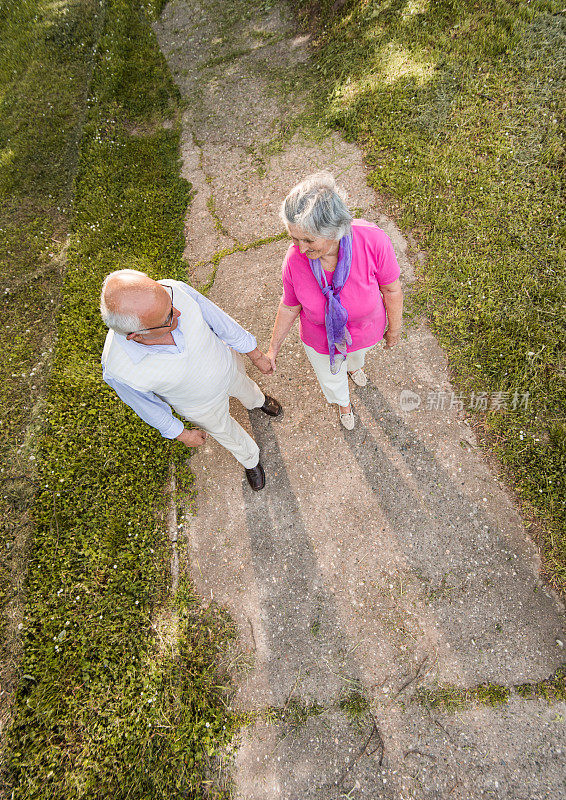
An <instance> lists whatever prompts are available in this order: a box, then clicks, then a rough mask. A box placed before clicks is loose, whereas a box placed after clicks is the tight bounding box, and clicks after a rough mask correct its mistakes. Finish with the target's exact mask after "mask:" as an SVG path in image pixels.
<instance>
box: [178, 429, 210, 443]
mask: <svg viewBox="0 0 566 800" xmlns="http://www.w3.org/2000/svg"><path fill="white" fill-rule="evenodd" d="M207 436H208V434H207V432H206V431H201V430H192V431H189V430H187V429H186V428H183V430H182V431H181V433H180V434H179V435H178V436H176V437H175V438H176V439H177V441H178V442H183V444H185V445H186V446H187V447H199V446H200V445H201V444H204V443H205V441H206V437H207Z"/></svg>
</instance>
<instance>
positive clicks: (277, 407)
mask: <svg viewBox="0 0 566 800" xmlns="http://www.w3.org/2000/svg"><path fill="white" fill-rule="evenodd" d="M260 409H261V411H263V413H264V414H269V416H270V417H278V416H279V414H280V413H281V412H282V411H283V409H282V408H281V403H280V402H279V401H278V400H276V399H275V398H274V397H270V396H269V395H268V394H266V395H265V402H264V404H263V405H262V406H260Z"/></svg>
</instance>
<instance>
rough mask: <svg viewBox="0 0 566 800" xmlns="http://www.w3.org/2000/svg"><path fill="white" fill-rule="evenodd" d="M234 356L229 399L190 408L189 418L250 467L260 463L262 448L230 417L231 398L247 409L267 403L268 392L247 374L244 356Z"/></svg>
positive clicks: (245, 465)
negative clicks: (204, 407) (204, 408)
mask: <svg viewBox="0 0 566 800" xmlns="http://www.w3.org/2000/svg"><path fill="white" fill-rule="evenodd" d="M233 355H234V358H235V360H236V365H237V370H236V375H235V377H234V379H233V380H232V383H231V384H230V385H229V387H228V394H227V395H226V398H225V399H224V400H222V401H221V402H220V403H218V405H216V406H214V407H213V408H210V409H208V410H207V411H203V412H202V414H201V413H200V412H194V411H191V414H190V417H189V416H187V419H190V421H191V422H194V423H195V425H198V427H199V428H202V429H203V431H206V432H207V433H209V434H210V435H211V436H212V438H213V439H216V441H217V442H218V444H221V445H222V447H225V448H226V450H229V451H230V453H232V455H233V456H234V458H236V459H237V461H239V462H240V464H242V466H244V467H245V468H246V469H250V467H255V466H257V464H258V462H259V447H258V446H257V444H256V443H255V442H254V440H253V439H252V437H251V436H250V435H249V433H247V432H246V431H245V430H244V429H243V428H242V426H241V425H240V424H238V423H237V422H236V420H235V419H234V418H233V417H231V416H230V397H235V398H236V399H237V400H239V401H240V403H241V404H242V405H243V406H244V407H245V408H247V409H252V408H259V407H260V406H262V405H263V404H264V403H265V395H264V393H263V392H262V391H261V389H260V388H259V386H258V385H257V383H255V381H252V379H251V378H248V376H247V375H246V368H245V366H244V360H243V358H242V356H241V355H240V354H239V353H234V354H233Z"/></svg>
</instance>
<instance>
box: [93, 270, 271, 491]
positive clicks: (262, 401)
mask: <svg viewBox="0 0 566 800" xmlns="http://www.w3.org/2000/svg"><path fill="white" fill-rule="evenodd" d="M100 311H101V314H102V319H103V320H104V323H105V324H106V325H107V327H108V328H110V330H109V331H108V335H107V337H106V343H105V345H104V352H103V354H102V369H103V378H104V380H105V381H106V383H107V384H108V385H109V386H111V387H112V389H114V391H115V392H116V393H117V394H118V396H119V397H120V398H121V399H122V400H123V401H124V403H126V404H127V405H129V406H130V408H132V409H133V410H134V411H135V412H136V414H137V415H138V416H139V417H141V418H142V419H143V420H144V421H145V422H147V423H149V424H150V425H152V426H153V427H154V428H157V429H158V430H159V432H160V433H161V435H162V436H164V437H165V438H166V439H177V440H178V441H180V442H183V444H185V445H187V447H198V446H199V445H201V444H203V442H204V441H205V439H206V436H207V433H209V434H210V435H211V436H212V437H213V438H214V439H216V441H217V442H219V443H220V444H221V445H223V446H224V447H225V448H226V449H227V450H229V451H230V452H231V453H232V455H234V456H235V458H236V459H237V460H238V461H239V462H240V464H242V465H243V467H244V468H245V471H246V477H247V479H248V482H249V484H250V486H251V487H252V489H254V490H255V491H259V490H260V489H263V487H264V485H265V474H264V471H263V467H262V465H261V464H260V461H259V448H258V446H257V444H256V443H255V442H254V440H253V439H252V438H251V436H249V434H248V433H246V431H245V430H244V429H243V428H242V427H241V425H238V423H237V422H236V421H235V420H234V419H233V418H232V417H231V416H230V409H229V398H230V397H237V398H238V400H240V402H241V403H242V404H243V405H244V406H245V407H246V408H248V409H252V408H259V409H261V411H263V412H264V413H265V414H269V416H272V417H276V416H278V415H279V414H280V413H281V406H280V404H279V403H278V402H277V400H274V399H273V398H272V397H269V396H267V395H264V394H263V392H262V391H261V389H260V388H259V387H258V385H257V384H256V383H254V381H252V380H251V378H248V376H247V375H246V370H245V366H244V363H243V358H242V356H241V355H240V353H245V354H246V355H247V356H248V357H249V358H250V360H251V361H252V363H253V364H255V365H256V367H258V369H259V370H260V371H261V372H263V373H264V374H266V375H269V374H270V373H271V372H272V368H271V363H270V361H269V360H268V359H267V358H266V357H265V355H264V354H263V353H262V352H261V350H259V349H258V347H257V343H256V340H255V338H254V337H253V336H252V335H251V333H248V332H247V331H246V330H244V328H242V327H241V326H240V325H238V323H237V322H236V321H235V320H233V319H232V317H229V316H228V314H225V313H224V311H222V310H221V309H220V308H218V306H216V305H215V304H214V303H212V302H211V301H210V300H208V299H207V298H206V297H204V296H203V295H201V294H200V293H199V292H197V291H196V290H195V289H193V288H192V287H191V286H188V285H187V284H186V283H182V282H181V281H174V280H162V281H154V280H152V279H151V278H149V277H148V276H147V275H146V274H145V273H143V272H138V271H137V270H132V269H121V270H117V271H116V272H112V273H111V274H110V275H108V277H107V278H106V280H105V281H104V284H103V286H102V294H101V299H100ZM234 351H236V352H234ZM171 407H173V408H174V409H175V411H177V412H178V413H179V414H180V415H181V416H182V417H184V418H185V419H188V420H190V421H191V422H193V423H195V425H198V426H199V428H200V429H201V430H187V429H186V428H185V427H184V425H183V423H182V422H181V421H180V420H178V419H177V418H176V417H174V416H173V414H172V411H171Z"/></svg>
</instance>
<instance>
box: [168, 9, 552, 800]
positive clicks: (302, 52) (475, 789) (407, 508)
mask: <svg viewBox="0 0 566 800" xmlns="http://www.w3.org/2000/svg"><path fill="white" fill-rule="evenodd" d="M156 32H157V35H158V38H159V41H160V45H161V47H162V50H163V52H164V54H165V56H166V58H167V59H168V62H169V65H170V67H171V70H172V73H173V74H174V76H175V79H176V80H177V82H178V85H179V87H180V89H181V91H182V92H183V95H184V97H185V98H186V102H187V111H186V113H185V117H184V124H185V133H184V144H183V158H184V174H185V175H186V177H188V179H189V180H191V182H192V183H193V186H194V189H195V192H196V194H195V198H194V201H193V203H192V205H191V208H190V210H189V215H188V219H187V248H186V251H185V258H186V261H187V265H188V271H189V275H190V280H191V282H192V283H193V284H194V285H197V286H198V285H202V284H203V283H204V282H205V281H206V279H207V277H208V274H209V272H210V268H209V267H210V264H211V262H212V257H213V255H214V254H215V252H218V251H219V250H222V249H224V248H226V247H228V248H230V247H233V245H234V242H240V243H242V244H244V245H246V244H250V243H253V242H256V243H257V240H259V239H264V238H268V237H273V236H275V235H276V234H279V233H280V231H281V223H280V221H279V219H278V208H279V205H280V203H281V201H282V199H283V198H284V196H285V195H286V193H287V192H288V191H289V189H290V188H291V187H292V186H293V185H294V184H295V183H296V182H297V181H298V180H300V179H301V178H302V177H304V176H305V175H306V174H309V173H311V172H314V171H316V170H318V169H321V168H327V169H330V170H331V171H333V172H334V174H335V175H336V176H337V177H338V179H339V181H340V183H341V184H342V185H344V186H345V188H346V189H347V190H348V192H349V202H350V206H351V207H352V208H356V209H357V213H359V214H361V215H363V216H365V217H366V218H368V219H371V220H373V221H376V222H377V223H378V224H379V225H380V226H381V227H382V228H383V229H384V230H386V232H387V233H388V235H390V237H391V238H392V241H393V243H394V247H395V250H396V253H397V255H398V258H399V261H400V264H401V267H402V274H403V279H404V281H405V283H406V284H407V283H409V282H410V281H411V280H413V279H414V269H413V259H416V258H418V257H419V254H418V252H416V250H417V248H416V245H415V243H414V242H412V241H411V244H410V245H408V244H407V240H406V239H405V237H404V236H403V235H402V233H401V232H400V231H399V230H398V229H397V227H396V226H395V224H394V221H393V220H391V219H388V218H387V217H385V216H384V214H383V213H382V211H381V209H380V205H379V198H377V197H376V196H375V194H374V193H373V192H372V191H371V190H370V189H369V188H368V186H367V183H366V177H365V176H366V173H365V170H364V165H363V160H362V156H361V153H360V152H359V151H358V150H357V148H356V147H355V146H354V145H352V144H351V143H345V142H344V141H343V140H342V139H341V138H340V137H339V135H338V134H337V133H336V132H326V133H324V132H321V131H318V132H317V135H314V133H313V132H312V131H311V132H309V131H306V130H301V129H299V130H296V132H295V133H294V134H293V135H287V132H288V130H291V129H292V123H293V119H295V118H296V115H297V113H298V112H299V111H300V110H302V108H303V106H304V103H305V102H306V97H305V92H306V88H308V86H309V83H308V80H306V77H308V76H307V72H306V70H308V69H309V49H308V45H309V43H308V37H301V35H300V34H299V33H298V32H297V31H296V30H295V29H294V27H293V20H292V17H291V15H290V13H289V10H288V9H287V7H286V6H285V4H284V3H282V2H277V3H264V4H259V5H258V4H254V3H251V2H246V0H236V1H234V0H231V1H230V2H222V3H221V2H216V0H210V1H209V2H206V3H205V2H201V0H171V2H169V4H168V5H167V6H166V8H165V10H164V13H163V15H162V18H161V20H160V21H159V22H158V23H157V24H156ZM285 81H287V84H289V82H290V83H291V85H292V87H293V89H292V91H289V90H288V88H287V90H286V89H285ZM311 85H312V84H311ZM299 87H300V92H299ZM286 249H287V242H286V241H284V240H279V241H271V242H268V243H266V244H263V245H262V246H255V247H252V248H250V249H247V250H246V251H245V252H234V253H232V254H231V255H228V256H225V257H224V258H222V259H221V261H220V263H219V267H218V272H217V275H216V279H215V282H214V286H213V288H212V290H211V292H210V295H209V296H210V297H211V299H212V300H214V301H215V302H217V303H218V304H219V305H220V306H222V307H223V308H224V309H225V310H226V311H227V312H228V313H230V314H232V315H233V316H234V317H235V318H236V319H238V320H239V321H240V322H241V323H242V324H244V325H245V326H246V327H247V328H248V329H249V330H251V331H252V332H253V333H254V334H255V335H256V336H257V338H258V342H259V344H260V346H263V347H264V348H265V347H266V346H267V342H268V339H269V334H270V329H271V325H272V322H273V318H274V314H275V310H276V307H277V304H278V301H279V297H280V293H281V262H282V259H283V256H284V253H285V251H286ZM249 372H250V374H252V376H253V377H254V379H256V380H257V381H258V383H259V384H260V385H262V386H263V387H265V389H266V390H267V391H268V392H269V393H270V394H272V395H274V396H276V397H278V398H279V399H280V400H281V402H282V403H283V406H284V415H283V417H282V418H277V419H269V418H267V417H265V416H264V415H263V414H261V412H259V411H254V412H250V414H249V415H248V413H247V412H245V411H244V410H243V409H242V407H241V406H239V404H237V403H235V404H234V407H233V414H234V416H235V417H236V419H238V421H239V422H240V423H241V424H242V425H244V426H245V427H247V429H248V430H249V431H250V432H251V433H253V435H254V436H255V438H256V440H257V441H258V443H259V444H260V448H261V452H262V462H263V463H264V466H265V469H266V475H267V485H266V488H265V490H264V491H262V492H260V493H258V494H254V493H252V492H251V491H250V490H249V487H248V486H247V483H246V481H245V479H244V476H243V474H242V470H241V468H240V466H239V465H238V464H237V463H236V462H235V461H234V459H233V458H232V457H231V456H230V455H229V454H228V453H226V451H224V450H222V448H220V447H219V446H218V445H217V444H216V443H215V442H214V441H211V440H208V441H207V443H206V445H205V446H203V447H201V448H200V449H199V451H198V453H197V454H196V455H195V456H194V457H193V459H192V466H193V470H194V472H195V475H196V484H197V489H198V501H197V503H198V510H197V513H196V515H195V516H194V517H193V518H192V520H191V522H190V524H189V526H188V528H187V530H186V531H185V532H184V538H185V542H186V547H187V552H188V565H187V568H188V569H189V570H190V573H191V576H192V579H193V581H194V583H195V585H196V587H197V589H198V590H199V591H200V592H201V594H202V596H203V598H205V599H206V600H208V599H211V600H215V601H216V602H219V603H220V604H222V605H223V606H225V607H226V608H227V609H228V610H229V612H230V614H231V615H232V616H233V618H234V620H235V621H236V624H237V625H238V628H239V631H240V637H241V647H242V660H243V661H244V662H245V663H246V664H247V665H248V666H247V668H242V669H241V670H240V671H239V673H238V675H237V676H236V681H237V689H236V693H235V697H234V700H233V703H234V705H235V706H237V707H238V708H240V709H242V710H245V711H247V712H250V713H251V714H252V716H253V717H254V718H255V720H256V721H255V722H254V724H253V725H250V726H249V727H248V728H247V729H245V730H244V731H243V733H242V739H241V742H240V748H239V750H238V752H237V756H236V758H235V762H234V780H235V784H236V794H237V797H238V798H240V800H260V799H261V800H267V798H269V799H270V800H271V798H281V800H299V798H301V800H304V798H313V800H314V798H316V800H331V798H335V797H336V798H338V797H349V798H362V797H368V798H372V799H373V798H389V797H391V798H403V799H404V800H409V798H414V800H420V798H423V800H424V798H426V799H427V800H430V799H431V798H446V799H447V800H448V798H450V800H452V798H462V800H475V798H483V797H490V798H509V800H511V798H513V800H523V798H524V800H527V798H529V800H536V799H538V798H541V800H542V798H545V800H550V798H552V800H555V799H556V798H565V797H566V791H565V789H564V785H563V782H562V780H563V766H564V765H563V754H564V744H565V743H564V725H563V722H564V711H565V709H564V704H560V703H553V704H548V703H545V702H543V701H529V702H527V701H523V700H520V699H518V698H513V699H512V700H511V701H510V702H509V703H508V704H507V705H506V706H504V707H503V708H501V709H497V708H491V707H485V706H482V705H481V704H479V703H476V704H472V705H471V706H469V707H466V708H465V709H460V710H458V711H457V712H455V713H453V714H448V713H446V712H442V711H438V710H435V711H434V712H432V711H431V710H430V709H427V708H425V707H423V705H422V704H421V703H420V702H419V701H418V699H419V694H418V690H419V689H420V688H422V687H429V688H434V687H435V686H437V685H438V684H439V683H440V684H445V683H451V684H455V685H457V686H459V687H472V686H475V685H477V684H480V683H484V682H496V683H500V684H503V685H506V686H512V685H514V684H518V683H524V682H533V681H538V680H540V679H543V678H545V677H548V676H549V675H551V674H552V673H553V672H554V671H555V670H556V669H557V668H558V667H559V666H560V665H561V664H562V663H563V661H564V656H563V649H562V648H561V647H560V644H559V642H563V641H564V616H563V608H562V606H561V605H560V603H559V602H558V600H557V599H556V598H555V597H554V595H553V594H552V593H551V592H550V591H549V590H548V589H547V588H546V587H545V586H544V585H543V583H542V582H541V580H540V578H539V561H538V556H537V553H536V550H535V548H534V546H533V544H532V542H531V541H530V540H529V538H528V535H527V533H526V531H525V529H524V526H523V524H522V522H521V518H520V515H519V513H518V510H517V508H516V505H515V503H514V501H513V498H512V497H511V495H510V494H509V493H508V492H507V491H506V489H505V487H504V486H503V485H502V484H501V483H500V481H499V480H498V478H497V477H496V476H495V475H494V474H493V472H492V470H491V469H490V467H489V465H488V463H487V462H486V460H485V459H484V458H483V457H482V454H481V452H480V450H479V448H478V446H477V442H476V440H475V437H474V433H473V430H472V429H471V427H470V426H469V424H468V423H467V422H466V420H465V419H464V418H463V415H462V413H461V412H460V411H459V410H458V407H457V403H456V404H452V407H449V406H450V403H447V404H446V407H445V408H438V407H434V406H431V407H430V408H428V407H427V402H426V400H427V397H429V396H430V394H431V393H439V392H444V393H445V396H446V397H450V396H451V393H452V387H451V384H450V380H449V371H448V365H447V362H446V358H445V356H444V354H443V352H442V350H441V348H440V347H439V345H438V343H437V342H436V340H435V338H434V337H433V335H432V334H431V332H430V330H429V329H428V328H427V326H426V325H425V324H424V322H419V323H418V324H416V325H414V326H412V327H410V328H409V329H408V331H407V334H406V337H405V338H404V340H403V341H402V343H401V345H400V346H398V347H397V348H395V349H394V350H392V351H384V350H382V349H381V348H380V347H376V348H375V349H374V351H372V353H371V354H370V356H369V358H368V362H367V373H368V377H369V380H370V383H369V386H368V387H367V388H366V389H357V388H356V389H355V391H354V392H353V403H354V406H355V410H356V414H357V425H356V428H355V429H354V431H352V432H350V433H349V432H346V431H345V430H344V429H343V428H341V427H340V425H339V422H338V418H337V414H336V411H335V410H334V409H332V408H330V407H329V406H328V405H327V404H326V403H325V401H324V399H323V396H322V393H321V391H320V389H319V387H318V384H317V383H316V381H315V379H314V376H313V374H312V372H311V370H310V367H309V365H308V363H307V361H306V358H305V355H304V351H303V349H302V345H301V343H300V341H299V337H298V330H297V328H296V327H295V329H294V330H293V331H292V332H291V334H290V335H289V337H288V339H287V341H286V342H285V345H284V348H283V350H282V352H281V354H280V357H279V360H278V368H277V372H276V374H275V375H274V376H273V377H270V378H264V377H263V376H261V375H259V373H257V371H255V370H254V369H253V368H250V370H249ZM403 391H405V392H407V391H410V392H412V393H413V397H415V396H418V397H419V398H420V400H421V402H420V405H419V406H418V407H414V408H412V409H411V408H410V407H409V406H407V404H403V402H401V393H402V392H403ZM358 695H359V696H360V697H363V698H364V701H365V702H366V703H367V707H365V710H364V713H363V714H361V715H360V716H359V717H358V718H357V719H353V718H352V717H351V715H348V713H347V712H346V711H345V708H344V701H345V700H347V699H348V698H349V697H350V696H358ZM273 709H277V712H274V711H273ZM309 709H310V711H309ZM292 711H293V713H294V716H293V714H291V712H292ZM319 711H320V713H318V712H319ZM370 734H371V737H370ZM378 736H379V737H380V738H381V741H382V744H381V745H379V746H375V747H374V743H375V742H376V741H377V740H378Z"/></svg>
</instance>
